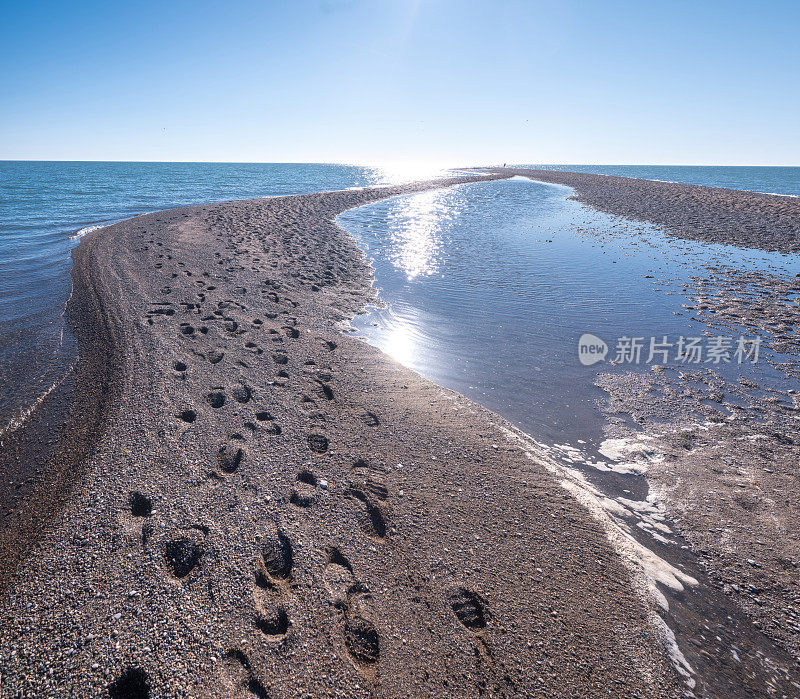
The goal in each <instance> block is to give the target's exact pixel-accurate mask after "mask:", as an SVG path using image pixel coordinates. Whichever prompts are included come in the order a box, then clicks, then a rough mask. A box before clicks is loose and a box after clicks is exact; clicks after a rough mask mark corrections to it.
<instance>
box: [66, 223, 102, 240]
mask: <svg viewBox="0 0 800 699" xmlns="http://www.w3.org/2000/svg"><path fill="white" fill-rule="evenodd" d="M105 227H106V224H105V223H101V224H97V225H92V226H86V228H81V229H80V230H78V231H75V233H73V234H72V235H71V236H70V237H69V239H70V240H78V239H79V238H83V236H85V235H87V234H88V233H91V232H93V231H99V230H100V229H101V228H105Z"/></svg>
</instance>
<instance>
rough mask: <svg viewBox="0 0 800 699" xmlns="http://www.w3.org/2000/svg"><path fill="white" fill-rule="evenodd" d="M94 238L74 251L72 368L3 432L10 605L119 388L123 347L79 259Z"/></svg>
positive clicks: (0, 545) (0, 499) (2, 541)
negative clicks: (19, 573)
mask: <svg viewBox="0 0 800 699" xmlns="http://www.w3.org/2000/svg"><path fill="white" fill-rule="evenodd" d="M89 247H90V241H89V240H87V241H86V245H83V246H79V247H78V248H76V249H75V250H74V251H73V253H72V257H73V267H72V271H71V276H72V284H73V288H72V293H71V294H70V297H69V299H68V301H67V305H66V311H65V314H66V319H67V323H68V324H69V328H70V331H71V332H72V333H73V335H74V337H75V339H76V340H77V342H78V345H79V350H78V357H77V359H76V361H75V364H74V366H73V367H72V369H71V370H69V371H68V372H67V374H66V375H65V376H64V377H63V378H62V379H61V380H60V381H59V383H58V385H56V386H55V387H54V388H53V389H52V390H51V391H49V392H48V393H47V394H46V395H45V396H44V397H43V399H40V400H39V401H38V402H37V403H36V404H35V405H34V406H33V409H32V410H31V411H30V412H29V413H28V414H27V416H26V418H25V420H24V421H23V422H22V423H21V424H19V425H18V426H17V427H15V428H14V429H13V430H11V431H10V432H9V433H7V435H4V440H3V448H2V450H0V469H2V471H3V473H4V474H8V475H9V476H10V477H11V479H12V480H11V481H9V480H5V481H4V484H3V488H2V489H0V503H2V515H3V519H2V527H0V557H2V559H3V562H4V565H3V567H2V569H0V601H5V599H6V598H7V596H8V595H9V594H10V592H11V589H12V587H13V585H14V582H15V580H16V578H17V569H18V567H19V566H20V564H21V563H22V562H23V561H24V559H25V558H26V556H27V555H28V554H29V553H30V550H31V549H32V548H33V547H34V546H35V545H36V544H37V542H38V541H39V539H40V537H41V536H42V535H43V533H44V532H45V531H46V530H47V529H48V527H49V525H50V522H51V521H52V519H54V518H55V517H56V516H57V515H58V513H59V512H60V511H61V510H62V508H63V507H64V505H65V503H66V502H67V501H68V499H69V497H70V495H71V493H72V490H73V488H74V487H75V485H76V483H77V482H78V480H79V479H80V478H81V476H82V475H83V473H84V470H85V465H86V461H87V460H88V459H89V458H90V456H91V454H92V451H93V449H94V447H95V445H96V443H97V441H98V440H99V439H100V438H101V435H102V432H103V430H104V428H105V423H106V420H107V419H108V417H109V414H110V412H111V411H112V410H113V406H114V402H115V400H116V398H117V397H118V395H119V392H120V390H121V386H120V385H119V383H118V382H115V380H114V379H115V378H118V377H119V365H120V361H121V357H120V352H121V350H120V349H119V347H118V344H117V342H116V341H115V338H114V333H113V332H112V330H111V328H110V327H109V325H108V324H107V323H106V322H104V314H103V312H102V310H101V301H100V299H101V295H100V294H99V293H98V292H97V290H96V288H94V285H93V282H92V280H91V279H90V278H89V277H88V276H87V275H86V274H85V268H83V267H82V265H81V262H82V261H84V260H85V259H87V258H88V257H89V256H90V254H91V252H90V250H89Z"/></svg>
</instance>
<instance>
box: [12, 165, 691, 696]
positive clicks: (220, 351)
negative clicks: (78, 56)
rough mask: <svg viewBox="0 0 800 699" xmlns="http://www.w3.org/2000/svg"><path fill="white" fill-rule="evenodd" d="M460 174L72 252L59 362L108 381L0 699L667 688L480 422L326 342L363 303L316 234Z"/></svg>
mask: <svg viewBox="0 0 800 699" xmlns="http://www.w3.org/2000/svg"><path fill="white" fill-rule="evenodd" d="M485 179H486V178H485V177H472V178H470V177H466V178H453V179H450V180H443V181H432V182H428V183H421V184H415V185H409V186H398V187H391V188H380V189H375V188H373V189H364V190H352V191H343V192H331V193H326V194H317V195H302V196H295V197H276V198H272V199H264V200H251V201H240V202H230V203H226V204H213V205H205V206H194V207H186V208H183V209H177V210H172V211H166V212H159V213H156V214H148V215H145V216H140V217H137V218H135V219H131V220H128V221H125V222H122V223H120V224H115V225H114V226H111V227H109V228H106V229H103V230H100V231H96V232H94V233H91V234H89V235H88V236H86V238H85V239H84V241H82V243H81V245H80V246H79V252H78V253H76V256H75V264H76V273H75V274H76V280H78V281H79V282H80V280H83V279H86V280H87V283H86V286H85V287H82V286H81V284H80V283H78V284H76V293H77V295H78V297H79V298H85V299H87V300H88V299H91V298H92V297H93V296H94V295H95V294H96V295H97V299H98V302H97V304H96V305H94V306H93V307H92V311H93V312H95V313H98V312H99V313H100V317H101V318H103V319H106V320H104V321H103V322H104V323H106V325H105V327H107V328H108V331H109V332H108V333H107V334H108V336H109V341H107V339H106V338H104V337H103V335H100V336H93V337H91V338H90V337H86V336H84V337H80V336H79V339H80V340H81V348H82V349H83V348H84V347H85V346H86V345H87V342H88V343H95V344H96V345H97V351H98V353H106V354H105V356H106V360H107V364H106V367H107V368H108V367H113V371H111V372H110V374H111V375H110V376H107V377H105V378H104V380H105V381H106V382H107V385H109V386H110V387H112V388H113V387H121V388H120V389H119V395H118V396H117V397H115V398H113V399H112V404H109V407H110V408H111V409H109V410H106V412H105V415H106V417H107V420H108V422H107V423H106V425H105V428H104V429H103V430H102V431H101V432H100V439H99V440H98V441H97V444H96V449H95V450H94V452H93V454H92V456H91V458H90V459H89V461H88V464H87V466H86V471H85V476H84V477H83V478H81V479H80V480H79V481H78V482H76V483H75V484H74V490H73V492H72V494H71V495H70V498H69V501H68V502H67V503H66V506H65V507H64V509H63V512H62V514H61V515H60V516H59V517H58V518H57V520H56V521H55V522H54V525H53V528H52V529H51V530H48V531H46V532H45V533H44V535H43V536H42V538H41V540H40V541H39V542H38V543H36V544H35V545H34V546H33V547H32V549H31V552H30V553H31V555H30V556H29V557H28V558H27V559H26V560H25V562H24V563H23V565H22V568H21V577H20V578H19V579H18V581H17V585H16V586H15V589H14V590H13V591H12V592H11V595H10V598H9V602H8V604H7V606H6V607H5V609H4V611H3V614H4V619H3V623H2V627H1V628H2V632H0V653H2V655H3V657H9V658H11V660H10V661H9V663H7V666H6V668H5V672H4V681H6V682H8V686H9V687H10V688H11V690H13V691H16V690H19V691H30V690H31V689H33V688H35V689H36V690H37V691H38V692H40V693H41V694H42V695H47V694H52V693H54V692H56V691H58V690H59V689H63V688H65V687H66V688H68V689H69V691H71V692H73V693H85V695H87V696H89V695H93V694H96V693H102V692H103V691H109V688H110V690H111V691H112V693H113V691H115V690H114V687H119V686H124V687H128V686H143V685H142V683H146V684H147V686H148V687H151V688H152V690H153V692H154V693H155V695H157V696H158V695H165V694H166V695H171V694H175V693H178V692H182V693H186V694H188V695H192V696H209V695H211V696H232V695H236V693H237V692H241V693H243V694H242V695H244V692H245V690H247V689H248V688H250V691H252V692H254V693H255V694H256V695H257V696H259V695H260V694H259V693H263V694H264V695H266V693H269V694H270V696H281V695H290V694H291V695H294V694H296V693H297V692H298V691H305V692H311V693H314V694H333V693H335V692H336V691H344V692H345V693H346V694H348V695H364V696H367V695H370V694H375V693H378V694H385V695H390V696H395V695H397V696H399V695H408V694H409V693H418V692H420V691H424V692H425V693H430V694H445V693H453V692H456V693H460V694H464V695H470V694H477V693H478V692H479V691H483V689H486V690H488V691H491V692H494V693H499V694H512V693H520V692H521V693H529V694H536V693H546V691H547V689H548V688H549V687H550V688H551V687H552V686H554V685H558V686H559V687H561V688H563V691H564V693H566V694H569V693H580V694H582V695H590V694H601V693H605V691H606V689H607V687H608V686H609V685H610V684H613V685H614V686H617V687H619V688H620V691H623V692H626V693H646V694H649V695H661V696H672V695H674V694H675V693H676V689H675V688H676V686H677V685H676V682H677V678H676V675H675V673H674V671H673V669H672V668H671V666H670V665H669V662H668V660H667V659H666V656H665V655H664V653H663V651H662V650H661V649H660V647H659V645H658V639H657V637H656V635H655V633H654V632H653V629H652V627H651V626H650V625H649V623H648V615H649V613H650V612H649V609H648V608H647V605H645V604H644V603H643V602H642V600H641V599H640V598H639V597H638V596H637V594H636V593H635V592H634V590H633V587H632V582H631V578H630V575H629V572H628V571H627V570H626V569H625V567H624V566H623V564H622V563H621V561H620V560H619V559H618V557H617V556H616V555H615V554H614V553H613V551H612V550H611V548H610V546H609V544H608V541H607V540H606V537H605V535H604V533H603V531H602V530H601V528H600V527H599V526H598V525H597V524H596V523H595V522H594V521H593V520H592V519H591V517H590V515H588V513H587V512H586V511H585V510H583V508H582V507H581V506H580V505H578V504H577V503H576V502H575V501H574V500H573V499H572V498H571V497H570V496H569V495H568V494H567V493H565V492H564V491H563V490H562V489H561V487H560V485H559V484H558V482H557V480H556V479H554V478H553V477H552V475H550V474H548V473H547V471H546V469H544V468H543V467H542V466H541V465H539V464H537V463H536V462H535V461H532V460H531V459H530V458H528V456H527V455H526V453H525V452H524V450H522V449H519V448H518V447H516V446H514V445H512V444H510V443H509V442H508V441H507V440H504V439H503V433H502V431H501V429H500V428H499V427H498V425H497V422H498V421H497V418H496V416H494V415H493V414H491V413H490V412H489V411H486V410H484V409H483V408H481V407H480V406H477V405H475V404H473V403H471V402H470V401H468V400H466V399H465V398H463V397H461V396H459V395H458V394H455V393H453V392H451V391H447V390H445V389H442V388H441V387H439V386H436V385H435V384H432V383H431V382H429V381H426V380H425V379H423V378H421V377H420V376H418V375H417V374H415V373H413V372H411V371H409V370H407V369H405V368H403V367H401V366H399V365H397V364H396V363H395V362H393V361H392V360H391V359H389V358H388V357H386V356H385V355H383V354H381V353H380V352H378V351H377V350H376V349H374V348H372V347H370V346H368V345H366V344H365V343H363V342H361V341H359V340H357V339H355V338H351V337H348V336H346V335H342V334H340V333H339V332H338V330H337V327H338V324H339V323H341V322H342V321H346V320H347V319H348V318H349V317H351V316H352V314H353V313H355V312H358V311H359V310H361V309H362V308H363V307H364V304H365V303H368V302H369V301H370V300H371V299H374V289H373V288H372V286H371V273H370V269H369V266H368V265H367V263H366V261H365V260H364V258H363V254H362V253H361V251H360V250H359V249H358V247H357V246H356V245H355V243H354V241H352V239H350V238H349V236H348V235H347V234H346V233H345V232H344V231H342V230H341V229H340V228H339V227H338V226H337V225H336V224H335V217H336V215H338V214H339V213H341V212H342V211H344V210H346V209H349V208H352V207H354V206H358V205H361V204H364V203H368V202H369V201H375V200H377V199H380V198H385V197H388V196H394V195H397V194H403V193H410V192H415V191H423V190H425V189H430V188H436V187H442V186H451V185H453V184H458V183H461V182H471V181H483V180H485ZM84 275H85V276H84ZM100 327H102V326H100ZM109 352H110V353H111V355H113V358H111V357H110V356H109V354H108V353H109ZM84 357H86V358H87V359H88V358H89V357H88V356H87V355H84ZM109 359H111V361H110V362H109V361H108V360H109ZM112 395H113V393H112ZM53 581H64V583H59V584H57V585H54V584H53ZM28 603H30V604H31V606H27V605H28ZM65 607H68V609H69V612H68V613H67V614H66V615H65V614H64V613H63V611H60V610H63V609H64V608H65ZM38 629H41V631H39V630H38ZM45 629H50V630H49V631H46V632H45ZM78 639H83V640H78ZM87 639H89V640H87ZM12 649H14V652H13V653H11V650H12ZM34 649H37V650H36V652H34ZM43 649H48V650H47V652H48V653H49V654H51V655H49V656H48V657H53V658H57V660H58V662H57V663H54V664H53V666H52V667H53V668H54V670H55V672H54V673H53V674H51V675H47V676H42V675H39V674H37V673H36V672H33V671H32V668H31V667H30V666H29V663H30V662H31V661H33V659H34V658H35V657H36V656H37V654H39V653H41V652H42V650H43ZM178 649H180V650H178ZM576 658H579V659H580V660H579V661H577V662H576V661H575V660H574V659H576ZM34 662H35V661H34ZM587 667H592V668H593V669H592V671H591V672H590V673H589V674H588V675H587V673H586V668H587ZM137 683H139V684H138V685H137ZM423 688H424V690H423Z"/></svg>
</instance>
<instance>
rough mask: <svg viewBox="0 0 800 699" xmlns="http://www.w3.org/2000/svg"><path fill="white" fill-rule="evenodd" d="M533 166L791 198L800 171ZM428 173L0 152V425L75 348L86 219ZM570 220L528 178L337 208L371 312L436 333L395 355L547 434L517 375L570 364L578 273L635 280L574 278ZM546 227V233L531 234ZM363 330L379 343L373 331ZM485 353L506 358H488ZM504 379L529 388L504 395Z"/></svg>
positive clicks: (549, 424) (568, 212)
mask: <svg viewBox="0 0 800 699" xmlns="http://www.w3.org/2000/svg"><path fill="white" fill-rule="evenodd" d="M548 167H553V168H556V167H557V168H559V169H567V170H579V171H586V172H600V173H606V174H615V175H623V176H630V177H644V178H650V179H661V180H673V181H682V182H688V183H693V184H705V185H712V186H722V187H733V188H739V189H750V190H755V191H766V192H776V193H780V194H791V195H800V168H755V167H754V168H728V167H724V168H722V167H720V168H716V167H707V168H696V167H646V166H579V165H572V166H548ZM442 174H444V173H443V172H441V171H439V172H431V171H426V172H413V171H401V172H393V171H389V170H386V169H381V168H372V167H359V166H347V165H320V164H223V163H102V162H12V161H5V162H0V380H1V381H2V382H3V386H4V389H5V390H4V391H2V392H0V435H1V434H2V432H3V431H4V430H5V429H7V426H8V425H11V426H14V425H16V424H18V423H19V421H20V419H22V418H24V415H25V412H26V411H27V410H28V409H29V408H30V406H32V405H34V404H35V403H36V401H37V400H39V399H40V398H41V396H43V395H44V394H46V393H47V392H48V391H49V390H50V389H51V388H52V387H53V386H54V385H56V384H57V383H58V382H59V381H60V380H61V378H62V377H63V376H64V375H65V373H66V372H67V371H68V370H69V368H70V367H71V366H72V364H73V363H74V361H75V356H76V355H75V353H76V348H75V343H74V340H73V339H72V338H71V336H70V334H69V332H68V330H67V328H66V327H65V321H64V308H65V304H66V302H67V299H68V298H69V294H70V290H71V280H70V267H71V257H70V253H71V251H72V249H73V248H74V247H75V246H76V245H78V243H79V242H80V237H81V235H83V234H84V233H86V232H87V231H90V230H93V229H95V228H96V227H98V226H103V225H106V224H108V223H111V222H114V221H119V220H122V219H125V218H128V217H131V216H134V215H137V214H141V213H146V212H150V211H156V210H159V209H165V208H172V207H176V206H182V205H188V204H197V203H204V202H211V201H225V200H231V199H242V198H251V197H260V196H274V195H283V194H300V193H308V192H316V191H323V190H333V189H345V188H349V187H361V186H365V185H376V184H391V183H397V182H401V181H407V180H412V179H420V178H424V177H430V176H432V175H433V176H436V175H442ZM587 219H591V221H588V220H587ZM578 221H583V223H584V224H585V225H587V226H588V225H590V224H591V225H598V226H601V227H602V226H603V225H606V224H607V223H608V224H609V225H610V222H609V221H606V220H605V219H603V218H602V217H599V218H598V217H597V214H596V212H592V211H590V210H587V209H585V207H580V205H578V204H577V203H576V202H569V201H567V199H566V190H563V189H561V190H559V188H553V187H545V186H544V185H536V184H533V183H529V182H526V183H520V182H510V183H505V184H491V183H485V184H479V185H470V186H466V187H459V188H457V189H454V190H450V191H449V192H448V193H425V194H421V195H417V196H416V198H415V197H406V198H398V199H392V200H390V201H389V202H382V203H379V204H375V205H372V206H371V207H364V208H363V209H360V210H356V211H355V212H352V215H350V214H348V215H346V216H344V217H343V224H344V225H346V226H347V227H348V228H349V229H351V230H352V232H353V234H354V235H355V236H356V238H357V239H359V240H360V241H361V243H362V245H364V246H365V247H366V248H367V249H368V251H369V254H370V255H371V256H372V257H374V258H375V259H376V260H377V262H378V264H377V265H376V274H377V284H378V286H379V287H381V289H382V293H383V296H384V300H385V301H386V302H387V303H388V309H387V311H385V313H389V314H395V315H394V320H393V321H391V322H395V321H396V320H397V319H398V318H401V319H402V320H403V322H404V323H405V326H406V327H410V328H411V331H412V335H413V334H414V333H416V334H417V336H419V337H422V338H425V337H436V341H435V342H431V343H430V344H429V345H427V346H426V350H427V351H426V353H425V354H424V357H425V361H421V359H420V358H421V357H423V353H421V352H417V353H416V354H414V353H413V352H411V353H409V352H406V354H405V355H400V354H398V356H399V357H400V359H401V361H405V362H406V363H408V364H410V365H411V366H414V368H416V369H418V370H419V371H421V372H422V373H424V374H426V375H429V376H431V378H434V379H437V380H440V381H441V382H442V383H445V384H448V385H452V386H453V387H455V388H458V389H459V390H463V391H464V392H465V393H468V394H470V395H473V396H474V397H477V398H480V399H481V400H483V401H484V402H486V403H487V404H489V405H490V406H491V407H495V408H496V409H498V410H500V411H501V412H504V411H505V412H506V414H508V415H509V416H510V417H512V418H513V419H515V421H517V422H518V423H519V424H521V425H524V426H526V427H527V428H528V429H530V430H531V431H535V430H537V429H542V430H545V431H549V432H548V433H551V432H558V430H560V429H562V427H563V426H564V424H565V423H566V421H568V414H567V413H566V412H565V411H564V410H563V408H562V409H561V410H560V413H559V411H558V410H556V406H554V405H553V395H554V392H553V391H552V390H551V389H552V385H551V386H550V387H549V388H547V390H548V391H549V392H550V397H549V398H547V399H545V398H542V397H541V393H542V390H544V388H545V387H546V383H545V382H542V381H541V380H537V381H534V380H532V379H531V377H536V376H549V375H550V374H551V373H552V372H554V371H555V372H560V373H561V374H562V375H563V377H564V381H562V382H561V383H562V384H563V385H565V386H566V385H567V384H568V381H569V377H570V376H571V375H572V374H571V371H572V370H571V369H568V368H567V365H564V364H563V362H565V361H566V355H563V354H562V352H563V351H566V350H562V348H561V347H560V345H559V343H561V342H565V341H566V340H565V338H566V337H567V336H568V335H569V333H573V332H574V331H575V329H576V328H577V327H579V326H581V322H580V319H581V317H583V318H584V319H588V318H589V317H591V316H590V314H593V313H595V311H596V310H597V309H595V308H594V306H591V304H590V305H586V303H585V300H586V297H587V295H588V292H587V289H588V287H589V285H590V284H591V285H595V284H598V283H601V282H602V284H605V285H606V287H607V288H606V291H605V292H604V293H606V294H608V295H609V296H613V295H614V294H616V293H618V291H619V290H618V289H617V288H616V286H617V285H619V286H620V288H621V289H625V288H626V287H627V286H629V285H631V284H633V287H634V289H633V291H631V292H630V293H629V296H630V297H631V298H635V296H636V294H637V293H638V289H639V287H638V286H637V285H636V284H638V282H637V283H633V282H631V281H630V279H631V277H629V276H628V275H634V277H635V275H636V274H637V273H639V272H641V271H642V269H638V268H637V269H636V270H631V269H626V271H625V276H623V275H622V274H621V268H619V267H617V268H608V269H605V268H604V271H603V272H599V271H598V272H596V273H594V274H593V275H591V276H590V278H588V279H587V280H586V281H585V284H584V287H585V288H583V289H581V288H580V287H581V283H580V280H579V279H577V280H576V277H575V273H574V272H575V270H574V269H573V268H571V267H570V265H569V264H568V260H569V259H570V257H571V256H572V257H574V256H578V257H580V256H581V255H583V254H584V253H585V252H586V251H587V250H589V247H588V246H586V245H583V244H579V243H577V242H575V240H573V239H572V238H571V237H570V236H574V235H576V234H575V232H574V231H575V225H576V222H578ZM545 235H546V236H547V237H545ZM550 239H552V240H555V241H557V242H555V243H552V242H551V243H544V242H542V241H543V240H550ZM543 245H546V246H548V247H547V248H545V249H543V248H542V246H543ZM545 251H546V252H545ZM605 253H606V255H607V254H609V251H608V250H606V251H605ZM748 254H749V253H748ZM638 264H639V266H640V267H641V266H642V265H644V264H645V262H644V261H642V260H640V261H639V263H638ZM781 264H783V263H781ZM640 276H643V275H640ZM442 279H444V280H446V281H445V282H442V281H439V282H437V283H434V282H435V280H442ZM604 288H605V287H604ZM642 288H643V287H642ZM648 293H652V291H651V290H649V287H648ZM623 298H627V297H626V296H625V295H624V294H623ZM448 304H449V305H448ZM601 310H602V309H601ZM617 310H619V309H617ZM465 314H467V315H469V316H470V318H471V321H470V323H469V324H467V325H466V326H464V327H466V328H467V329H468V332H467V333H464V332H463V328H462V327H460V326H458V324H459V323H460V322H461V321H462V320H463V318H464V315H465ZM387 317H389V316H387ZM412 317H413V318H415V320H414V321H413V322H411V321H409V319H410V318H412ZM448 318H449V321H448ZM481 319H483V320H481ZM567 319H569V320H567ZM383 320H384V321H386V317H385V318H384V319H383ZM560 321H562V325H563V327H562V328H561V329H559V327H558V324H559V322H560ZM371 322H372V323H377V324H378V326H380V322H383V321H380V322H379V320H375V319H373V320H372V321H371ZM386 322H389V321H386ZM391 322H389V325H391ZM637 322H638V319H637ZM583 325H587V324H586V323H583ZM601 325H602V324H601ZM378 326H376V325H371V326H370V327H371V328H373V329H374V328H376V327H378ZM456 326H458V327H456ZM476 328H477V330H476ZM490 328H491V329H490ZM607 329H610V328H607ZM372 335H373V337H372V341H375V342H376V343H377V344H380V343H381V340H380V338H379V335H380V333H379V332H378V331H377V330H376V331H375V332H373V333H372ZM439 336H445V337H444V340H442V339H441V337H439ZM570 337H571V335H570ZM537 338H538V339H537ZM384 346H385V345H384ZM422 346H425V343H424V342H423V343H422ZM497 348H499V349H497ZM412 355H413V356H412ZM543 357H545V358H546V357H550V359H548V360H546V361H545V360H544V359H543ZM498 363H500V364H502V365H504V366H506V367H509V369H508V370H503V371H498V369H497V364H498ZM448 367H449V368H448ZM515 367H516V368H515ZM559 367H561V368H559ZM454 373H455V374H458V375H457V376H454V375H453V374H454ZM520 377H523V378H522V379H520ZM519 386H528V389H526V390H527V391H528V392H527V393H524V392H523V393H519V390H518V387H519ZM471 387H472V388H471ZM512 392H516V395H515V396H512ZM536 396H538V397H536ZM570 396H571V397H570ZM564 400H565V401H568V402H569V401H571V403H569V404H570V405H572V404H573V403H574V404H575V405H577V406H578V407H579V408H580V406H581V405H582V403H583V402H585V401H586V396H585V395H584V396H581V395H580V391H579V390H578V389H577V388H576V389H575V390H573V391H571V392H570V391H567V392H566V393H565V398H564ZM512 403H514V404H517V407H516V408H514V410H511V409H510V408H509V407H508V406H509V405H510V404H512ZM519 404H522V407H521V408H520V407H519ZM582 409H583V408H581V410H582ZM579 412H580V411H579ZM557 413H558V414H557ZM532 415H535V416H536V417H535V418H533V417H531V416H532Z"/></svg>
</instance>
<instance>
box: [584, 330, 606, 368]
mask: <svg viewBox="0 0 800 699" xmlns="http://www.w3.org/2000/svg"><path fill="white" fill-rule="evenodd" d="M606 354H608V345H607V344H606V343H605V342H603V341H602V340H601V339H600V338H599V337H597V335H592V334H591V333H584V334H583V335H581V337H580V339H579V340H578V359H579V360H580V363H581V364H583V366H592V365H593V364H597V362H602V361H603V360H604V359H605V358H606Z"/></svg>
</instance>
